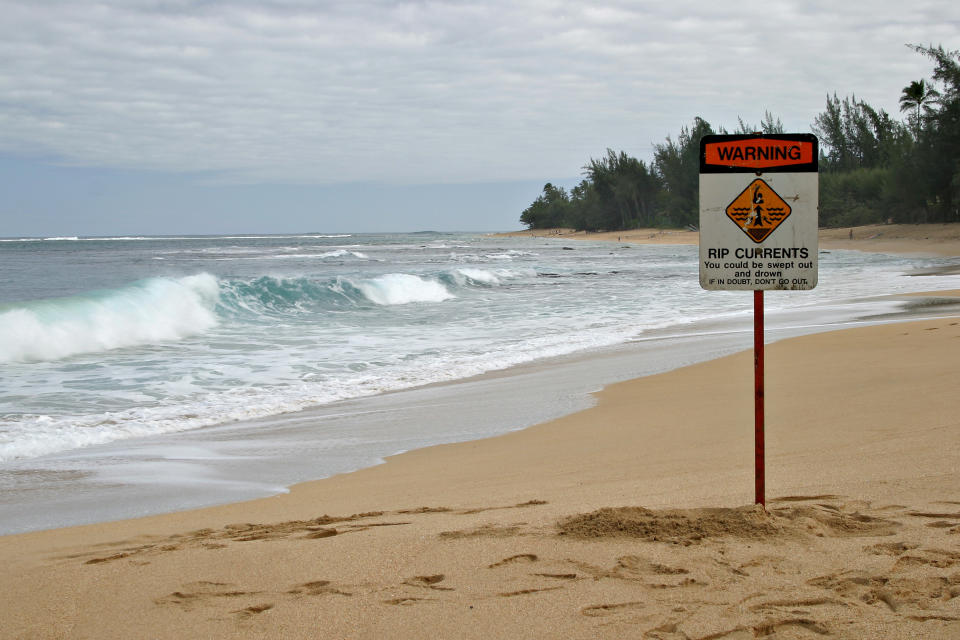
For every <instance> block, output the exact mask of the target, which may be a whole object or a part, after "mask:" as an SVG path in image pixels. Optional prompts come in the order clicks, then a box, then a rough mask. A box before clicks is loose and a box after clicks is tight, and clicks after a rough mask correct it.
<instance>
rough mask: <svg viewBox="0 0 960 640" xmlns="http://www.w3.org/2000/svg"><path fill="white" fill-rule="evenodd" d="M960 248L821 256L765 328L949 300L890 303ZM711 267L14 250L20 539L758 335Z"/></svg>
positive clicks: (500, 420)
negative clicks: (702, 281)
mask: <svg viewBox="0 0 960 640" xmlns="http://www.w3.org/2000/svg"><path fill="white" fill-rule="evenodd" d="M953 262H954V261H951V260H949V259H936V258H907V257H898V256H889V255H879V254H865V253H859V252H850V251H829V252H826V251H824V252H821V256H820V277H819V285H818V287H817V288H816V289H814V290H813V291H809V292H793V291H790V292H786V291H785V292H768V293H767V294H766V296H765V297H766V312H767V317H768V324H769V326H770V333H769V335H768V338H769V339H776V338H779V337H785V336H787V335H798V334H801V333H809V332H812V331H818V330H824V329H829V328H837V327H841V326H850V325H855V324H859V323H869V322H884V321H889V320H891V319H896V318H897V317H899V316H898V314H902V313H904V312H906V311H911V312H912V313H913V314H914V315H917V314H920V315H922V314H924V313H930V314H932V313H937V312H941V313H942V312H945V310H946V309H948V305H946V304H942V305H937V304H935V303H936V301H928V303H927V304H925V305H921V306H922V308H921V309H919V310H918V309H917V308H915V307H917V303H910V302H908V301H905V300H902V299H899V300H898V299H892V298H889V297H886V296H888V295H889V294H892V293H897V292H906V291H933V290H937V289H951V288H960V277H958V276H955V275H943V276H933V275H915V274H917V273H929V272H931V271H935V270H936V269H937V268H939V267H942V266H945V265H947V264H952V263H953ZM697 273H698V265H697V247H695V246H658V245H649V246H638V245H633V246H631V245H622V244H619V243H610V242H587V241H564V240H562V239H541V238H506V237H490V236H485V235H480V234H469V233H412V234H322V233H307V234H302V235H260V236H252V235H247V236H183V237H121V238H19V239H3V240H0V371H2V375H0V492H2V497H0V533H10V532H15V531H24V530H30V529H37V528H45V527H51V526H64V525H68V524H78V523H82V522H93V521H97V520H102V519H108V518H116V517H129V516H134V515H144V514H146V513H156V512H159V511H166V510H173V509H179V508H188V507H194V506H203V505H207V504H214V503H217V502H225V501H231V500H235V499H243V498H249V497H256V496H261V495H269V494H271V493H277V492H281V491H284V490H285V487H286V486H287V485H289V484H291V483H293V482H297V481H301V480H308V479H313V478H321V477H326V476H329V475H332V474H334V473H341V472H344V471H349V470H352V469H357V468H360V467H364V466H369V465H371V464H376V463H378V462H379V461H381V460H382V459H383V457H384V456H386V455H390V454H392V453H396V452H398V451H403V450H407V449H410V448H414V447H421V446H427V445H429V444H436V443H441V442H451V441H457V440H467V439H474V438H478V437H485V436H489V435H495V434H497V433H503V432H505V431H509V430H511V429H516V428H523V427H525V426H529V425H530V424H533V423H535V422H537V421H541V420H543V419H549V418H551V417H556V416H558V415H562V414H563V413H565V412H569V411H573V410H576V409H578V408H583V407H585V406H588V405H589V403H590V398H589V396H588V393H589V392H590V391H594V390H596V389H597V388H598V386H599V385H602V384H608V383H610V382H613V381H615V380H618V379H625V378H627V377H632V376H635V375H642V374H645V373H652V372H656V371H661V370H665V369H668V368H671V367H674V366H680V365H683V364H687V363H689V362H694V361H698V360H702V359H706V358H709V357H715V356H716V355H720V354H722V353H729V352H731V351H735V350H739V349H744V348H749V345H750V335H749V326H750V324H749V323H750V319H751V317H752V316H751V314H752V296H751V295H750V294H749V292H746V293H744V292H717V291H709V292H708V291H703V290H702V289H701V288H700V287H699V284H698V277H697ZM546 363H551V365H550V366H544V364H546ZM551 376H552V377H551Z"/></svg>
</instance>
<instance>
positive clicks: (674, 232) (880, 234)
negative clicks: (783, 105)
mask: <svg viewBox="0 0 960 640" xmlns="http://www.w3.org/2000/svg"><path fill="white" fill-rule="evenodd" d="M492 235H493V236H494V237H504V238H509V237H535V238H553V239H559V240H589V241H602V242H623V243H625V244H668V245H669V244H679V245H695V244H699V242H700V234H699V233H698V232H697V231H689V230H684V229H630V230H626V231H599V232H586V231H574V230H572V229H527V230H522V231H509V232H505V233H497V234H492ZM819 238H820V248H821V249H828V250H829V249H848V250H853V251H866V252H872V253H891V254H899V255H918V256H919V255H929V256H942V257H956V256H960V223H946V224H890V225H867V226H862V227H842V228H837V229H820V231H819Z"/></svg>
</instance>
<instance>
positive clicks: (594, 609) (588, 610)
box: [580, 601, 643, 618]
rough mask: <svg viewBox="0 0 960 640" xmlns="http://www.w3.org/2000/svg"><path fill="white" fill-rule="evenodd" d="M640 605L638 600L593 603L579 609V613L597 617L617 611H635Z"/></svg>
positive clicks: (641, 604)
mask: <svg viewBox="0 0 960 640" xmlns="http://www.w3.org/2000/svg"><path fill="white" fill-rule="evenodd" d="M642 607H643V603H642V602H640V601H633V602H618V603H616V604H594V605H591V606H589V607H584V608H583V609H580V613H581V614H583V615H585V616H587V617H590V618H598V617H602V616H612V615H616V614H618V613H625V612H628V611H635V610H636V609H640V608H642Z"/></svg>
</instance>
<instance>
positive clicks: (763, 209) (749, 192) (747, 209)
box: [726, 178, 790, 243]
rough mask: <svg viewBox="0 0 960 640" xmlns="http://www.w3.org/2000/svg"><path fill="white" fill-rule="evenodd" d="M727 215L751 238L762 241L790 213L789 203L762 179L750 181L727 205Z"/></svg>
mask: <svg viewBox="0 0 960 640" xmlns="http://www.w3.org/2000/svg"><path fill="white" fill-rule="evenodd" d="M726 212H727V217H728V218H730V219H731V220H733V221H734V222H735V223H736V225H737V226H738V227H740V228H741V229H742V230H743V232H744V233H745V234H747V235H748V236H749V237H750V239H751V240H753V241H754V242H756V243H760V242H763V241H764V240H765V239H766V237H767V236H769V235H770V234H771V233H773V231H774V229H776V228H777V227H779V226H780V223H781V222H783V221H784V220H786V219H787V216H789V215H790V205H789V204H787V203H786V202H785V201H784V200H783V198H781V197H780V196H779V194H777V192H776V191H774V190H773V188H772V187H771V186H770V185H769V184H767V183H766V182H765V181H764V180H762V179H760V178H757V179H756V180H754V181H753V182H751V183H750V184H749V185H748V186H747V188H746V189H744V190H743V191H742V192H741V193H740V195H738V196H737V197H736V198H734V200H733V202H731V203H730V204H729V205H727V209H726Z"/></svg>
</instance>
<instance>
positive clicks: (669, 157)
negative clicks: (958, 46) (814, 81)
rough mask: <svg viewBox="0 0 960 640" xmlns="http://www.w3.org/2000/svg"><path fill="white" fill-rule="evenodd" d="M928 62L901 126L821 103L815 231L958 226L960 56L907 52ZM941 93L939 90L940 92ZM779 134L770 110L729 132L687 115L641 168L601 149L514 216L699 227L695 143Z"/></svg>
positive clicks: (590, 226)
mask: <svg viewBox="0 0 960 640" xmlns="http://www.w3.org/2000/svg"><path fill="white" fill-rule="evenodd" d="M908 46H909V47H910V48H911V49H913V50H914V51H916V52H917V53H919V54H921V55H923V56H926V57H927V58H929V59H930V60H931V61H932V62H933V65H934V66H933V82H932V83H930V82H928V81H927V80H925V79H921V80H914V81H911V82H910V83H909V84H908V85H907V86H905V87H904V88H903V90H902V92H901V95H900V111H901V113H903V114H904V120H903V121H900V120H897V119H895V118H894V117H892V116H891V115H890V114H888V113H887V112H886V111H884V110H883V109H875V108H873V107H871V106H870V105H869V104H867V103H866V102H865V101H863V100H858V99H857V97H856V96H855V95H850V96H848V97H845V98H842V99H841V98H839V97H838V96H837V94H836V93H834V94H833V95H832V96H831V95H828V96H827V103H826V108H825V110H824V111H823V112H822V113H820V114H819V115H817V116H816V117H815V118H814V120H813V123H812V125H811V127H810V128H811V130H812V132H813V133H814V134H816V136H817V137H818V138H819V140H820V226H821V227H845V226H855V225H865V224H876V223H882V222H894V223H927V222H960V51H946V50H944V48H943V46H942V45H941V46H937V47H933V46H932V45H930V46H926V47H924V46H918V45H908ZM937 87H938V88H939V89H938V88H937ZM755 131H762V132H763V133H766V134H775V133H784V129H783V124H782V123H781V121H780V119H779V118H776V117H775V116H774V115H773V114H771V113H770V112H769V111H768V112H766V113H765V114H764V117H763V119H762V121H761V123H760V126H759V127H754V126H751V125H748V124H746V123H744V121H743V120H742V119H739V123H738V126H737V128H736V129H735V130H733V131H728V130H726V129H725V128H723V127H719V128H718V129H714V128H713V127H712V126H711V125H710V123H709V122H707V121H706V120H703V119H702V118H699V117H697V118H695V119H694V121H693V123H692V124H691V125H690V126H689V127H683V128H682V129H681V130H680V134H679V135H678V136H677V137H676V139H673V138H671V137H670V136H667V138H666V140H665V141H664V142H663V143H660V144H655V145H654V153H653V159H652V161H650V162H649V163H647V162H644V161H643V160H638V159H637V158H634V157H631V156H628V155H627V154H626V153H625V152H623V151H620V152H616V151H614V150H612V149H607V152H606V155H605V156H602V157H600V158H591V159H590V161H589V162H588V163H587V164H586V165H585V166H584V167H583V175H584V178H583V180H581V181H580V183H579V184H577V185H576V186H575V187H573V188H572V189H570V191H569V192H568V191H567V190H566V189H564V188H563V187H557V186H555V185H553V184H551V183H549V182H548V183H547V184H546V185H544V187H543V192H542V193H541V194H540V196H539V197H537V199H536V200H535V201H534V202H533V203H532V204H531V205H530V206H529V207H527V208H526V209H525V210H524V211H523V213H522V214H521V215H520V222H522V223H523V224H525V225H526V226H527V227H528V228H535V229H542V228H552V227H569V228H573V229H577V230H586V231H618V230H626V229H636V228H644V227H660V228H667V227H673V228H678V227H684V226H694V225H696V224H697V222H698V218H699V214H698V181H699V170H700V164H699V153H700V138H702V137H703V136H704V135H708V134H712V133H721V134H723V133H752V132H755Z"/></svg>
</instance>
